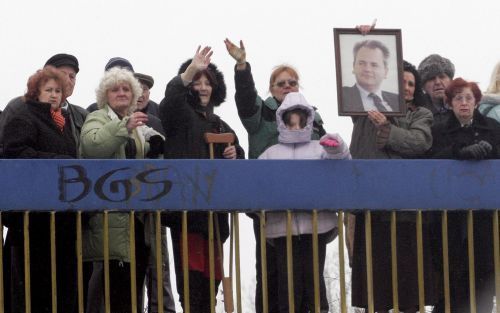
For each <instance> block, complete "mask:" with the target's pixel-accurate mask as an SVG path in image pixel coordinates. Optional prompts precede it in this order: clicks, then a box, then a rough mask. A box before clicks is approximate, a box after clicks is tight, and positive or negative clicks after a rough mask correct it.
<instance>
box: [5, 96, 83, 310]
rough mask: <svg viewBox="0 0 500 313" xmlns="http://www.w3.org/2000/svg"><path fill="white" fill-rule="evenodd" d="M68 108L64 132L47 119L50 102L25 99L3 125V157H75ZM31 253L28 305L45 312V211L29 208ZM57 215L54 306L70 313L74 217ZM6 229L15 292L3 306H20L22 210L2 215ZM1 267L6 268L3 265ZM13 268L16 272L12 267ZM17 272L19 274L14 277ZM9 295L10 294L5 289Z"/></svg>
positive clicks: (7, 278) (47, 293) (47, 252)
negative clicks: (56, 291) (7, 228)
mask: <svg viewBox="0 0 500 313" xmlns="http://www.w3.org/2000/svg"><path fill="white" fill-rule="evenodd" d="M69 114H70V113H69V112H67V111H66V112H64V113H63V115H64V117H65V119H66V124H65V126H64V129H63V131H62V132H61V130H60V129H59V128H58V127H57V125H56V124H55V122H54V121H53V120H52V116H51V113H50V104H48V103H40V102H33V101H28V102H27V103H26V104H24V107H23V108H22V109H20V110H19V111H18V112H16V113H15V114H14V115H13V116H12V117H11V118H9V119H8V121H7V122H6V124H5V125H4V133H3V144H4V151H5V156H6V157H7V158H18V159H56V158H58V159H67V158H76V156H77V146H76V143H75V140H74V137H73V132H72V129H73V127H72V125H71V122H70V117H69ZM29 216H30V218H29V231H30V236H29V237H30V254H31V292H32V299H31V301H32V305H33V307H36V308H37V311H39V312H49V311H50V307H51V300H50V292H51V291H50V290H51V289H50V278H49V277H50V271H51V269H50V215H49V213H47V212H30V215H29ZM55 219H56V234H57V235H56V236H57V237H56V262H57V287H58V297H57V298H58V308H60V310H61V311H64V312H72V311H73V310H74V309H75V305H76V298H77V297H76V291H77V289H76V284H75V282H76V253H75V242H76V232H75V229H76V216H75V214H74V213H72V212H58V213H57V214H56V215H55ZM5 224H6V225H7V226H8V227H9V230H8V233H7V238H6V243H5V250H6V253H5V258H6V259H5V260H6V263H7V264H9V265H10V269H9V270H8V271H7V272H6V276H5V286H6V289H7V290H9V289H10V290H12V291H14V290H17V291H16V292H14V293H12V294H13V295H14V297H13V298H12V299H11V298H10V297H8V298H7V299H6V307H7V308H9V307H12V310H13V311H16V310H18V308H22V307H23V302H22V301H23V294H24V288H22V286H20V284H21V285H22V283H23V277H22V273H23V270H22V269H23V266H24V264H23V256H22V249H23V242H24V241H23V222H22V213H20V212H12V213H8V214H7V215H6V216H5ZM4 268H5V267H4ZM12 269H15V270H12ZM17 275H21V276H17ZM6 294H7V295H9V293H6Z"/></svg>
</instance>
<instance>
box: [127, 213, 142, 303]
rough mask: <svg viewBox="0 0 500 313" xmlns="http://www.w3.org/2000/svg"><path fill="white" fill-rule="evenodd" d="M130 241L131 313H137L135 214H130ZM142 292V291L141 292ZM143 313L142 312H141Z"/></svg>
mask: <svg viewBox="0 0 500 313" xmlns="http://www.w3.org/2000/svg"><path fill="white" fill-rule="evenodd" d="M128 224H129V241H130V305H131V310H130V311H131V312H132V313H137V285H136V284H137V276H136V271H135V270H136V264H137V260H136V259H135V212H134V211H130V213H129V223H128ZM141 292H142V291H141ZM141 313H142V312H141Z"/></svg>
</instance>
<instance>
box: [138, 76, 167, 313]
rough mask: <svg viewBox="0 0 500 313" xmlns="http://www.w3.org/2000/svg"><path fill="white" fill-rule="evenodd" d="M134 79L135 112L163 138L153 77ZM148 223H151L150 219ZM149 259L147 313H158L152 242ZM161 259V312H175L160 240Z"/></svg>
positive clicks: (163, 241)
mask: <svg viewBox="0 0 500 313" xmlns="http://www.w3.org/2000/svg"><path fill="white" fill-rule="evenodd" d="M134 76H135V78H137V80H139V83H140V84H141V87H142V96H140V97H139V99H137V111H140V112H143V113H146V114H147V115H148V121H147V123H146V125H147V126H149V127H151V128H153V129H154V130H156V131H157V132H159V133H161V134H162V135H164V136H165V132H164V130H163V125H162V124H161V120H160V119H159V118H158V114H159V110H158V104H156V103H155V102H153V101H151V100H149V92H150V91H149V90H150V89H151V88H152V87H153V85H154V79H153V77H151V76H149V75H146V74H141V73H134ZM149 221H151V222H152V221H153V219H150V220H149ZM149 229H151V230H154V225H150V227H149ZM166 235H167V234H166V228H165V227H162V230H161V236H162V238H165V239H166ZM154 236H155V234H154V233H152V234H151V236H150V238H154ZM148 248H149V252H148V253H149V257H148V266H147V268H146V288H147V296H148V313H156V312H158V311H159V310H158V288H157V274H156V250H155V246H154V244H153V242H152V241H151V242H150V243H149V247H148ZM162 258H163V311H164V312H166V313H174V312H175V303H174V296H173V294H172V287H171V284H170V266H169V262H168V247H167V241H166V240H162Z"/></svg>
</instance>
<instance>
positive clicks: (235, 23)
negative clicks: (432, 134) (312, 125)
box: [0, 0, 500, 255]
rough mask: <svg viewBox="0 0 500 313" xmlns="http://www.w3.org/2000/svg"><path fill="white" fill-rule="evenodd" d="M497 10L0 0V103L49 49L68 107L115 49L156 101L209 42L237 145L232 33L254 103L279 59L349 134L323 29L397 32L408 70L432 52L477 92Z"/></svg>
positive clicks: (445, 4)
mask: <svg viewBox="0 0 500 313" xmlns="http://www.w3.org/2000/svg"><path fill="white" fill-rule="evenodd" d="M499 12H500V1H498V0H476V1H467V2H466V1H457V0H453V1H451V0H446V1H439V0H419V1H404V0H403V1H401V0H386V1H380V0H346V1H339V0H337V1H333V0H330V1H319V0H308V1H291V0H288V1H284V0H279V1H273V0H271V1H255V0H254V1H239V0H215V1H189V0H183V1H169V0H163V1H160V0H157V1H151V0H141V1H130V0H121V1H116V0H99V1H97V0H86V1H72V0H59V1H55V0H44V1H35V0H31V1H25V0H16V1H14V0H2V1H0V42H1V46H0V51H1V52H0V55H1V57H0V69H1V73H2V75H1V78H0V80H1V84H0V109H1V108H3V107H4V106H5V105H6V103H7V102H8V101H9V100H10V99H11V98H13V97H16V96H18V95H21V94H23V93H24V92H25V90H26V81H27V79H28V77H29V76H30V75H31V74H33V73H34V72H35V71H36V70H37V69H39V68H41V67H42V66H43V65H44V63H45V61H46V60H47V59H48V58H49V57H50V56H52V55H54V54H56V53H61V52H64V53H70V54H74V55H75V56H76V57H77V58H78V59H79V61H80V73H79V74H78V77H77V84H76V88H75V92H74V94H73V96H72V97H71V98H69V100H70V102H72V103H74V104H77V105H80V106H83V107H87V106H88V105H89V104H90V103H92V102H94V101H95V92H94V91H95V88H96V87H97V85H98V83H99V80H100V78H101V76H102V73H103V69H104V65H105V64H106V62H107V61H108V59H109V58H111V57H115V56H121V57H124V58H127V59H129V60H130V61H131V62H132V64H133V66H134V68H135V70H136V71H137V72H141V73H145V74H149V75H152V76H153V77H154V79H155V85H154V87H153V88H152V90H151V98H152V99H153V100H155V101H157V102H159V101H161V99H162V97H163V93H164V90H165V85H166V83H167V82H168V81H169V80H170V79H171V78H172V77H173V76H174V75H176V73H177V70H178V68H179V66H180V64H181V63H182V62H183V61H185V60H186V59H188V58H190V57H192V55H193V54H194V52H195V50H196V47H197V46H198V45H199V44H201V45H210V46H212V48H213V50H214V55H213V57H212V61H213V62H214V63H215V64H217V65H218V66H219V68H220V69H221V70H222V71H223V72H224V74H225V77H226V84H227V87H228V97H227V101H226V103H225V104H223V105H222V106H221V107H220V109H218V111H217V112H218V113H219V115H221V116H222V118H223V119H224V120H226V121H227V122H228V123H229V124H230V125H231V126H232V127H233V128H234V129H235V130H236V132H237V134H238V135H239V137H240V141H241V142H242V143H243V145H244V146H245V148H246V142H247V140H246V132H245V130H244V129H243V127H242V126H241V123H240V121H239V119H238V117H237V113H236V110H235V104H234V79H233V66H234V61H233V60H232V59H231V57H230V56H229V55H228V54H227V52H226V50H225V46H224V43H223V40H224V38H225V37H228V38H230V39H231V40H232V41H234V42H236V41H238V40H239V39H243V40H244V42H245V45H246V48H247V60H248V61H249V62H250V63H251V65H252V69H253V74H254V79H255V82H256V84H257V90H258V92H259V94H260V95H261V96H262V97H263V98H264V97H267V96H268V92H267V87H268V80H269V75H270V72H271V70H272V68H273V67H274V66H275V65H278V64H281V63H289V64H291V65H293V66H295V67H296V68H297V69H298V70H299V74H300V75H301V85H302V90H301V91H302V92H303V93H304V95H305V97H306V99H307V100H308V101H309V102H310V103H311V104H313V105H314V106H316V107H317V108H318V110H319V112H320V114H321V115H322V117H323V120H324V121H325V128H326V130H327V131H328V132H339V133H340V134H341V135H342V136H343V137H344V138H345V139H346V141H349V140H350V136H351V120H350V118H348V117H338V116H337V100H336V99H337V94H336V87H335V86H336V80H335V59H334V43H333V28H334V27H339V28H349V27H354V26H355V25H357V24H370V23H371V22H372V21H373V19H374V18H377V19H378V23H377V27H378V28H399V29H401V30H402V42H403V57H404V59H406V60H408V61H410V62H411V63H413V64H415V65H418V63H419V62H420V61H421V60H422V59H423V58H424V57H426V56H427V55H429V54H431V53H438V54H441V55H443V56H445V57H447V58H449V59H450V60H452V62H454V64H455V67H456V76H462V77H464V78H465V79H468V80H474V81H477V82H479V83H480V87H481V89H483V90H484V89H485V88H486V87H487V83H488V80H489V77H490V74H491V70H492V68H493V66H494V65H495V64H496V62H497V61H498V60H500V40H498V33H499V30H500V19H499ZM248 231H249V232H251V230H250V229H248ZM252 252H253V248H249V249H247V253H249V255H251V254H252Z"/></svg>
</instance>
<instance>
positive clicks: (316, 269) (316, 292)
mask: <svg viewBox="0 0 500 313" xmlns="http://www.w3.org/2000/svg"><path fill="white" fill-rule="evenodd" d="M312 229H313V233H312V244H313V275H314V277H313V280H314V312H315V313H320V308H321V305H320V294H319V248H318V210H313V215H312Z"/></svg>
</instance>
